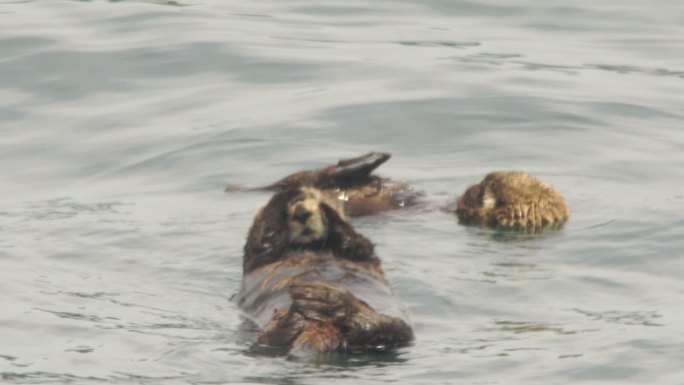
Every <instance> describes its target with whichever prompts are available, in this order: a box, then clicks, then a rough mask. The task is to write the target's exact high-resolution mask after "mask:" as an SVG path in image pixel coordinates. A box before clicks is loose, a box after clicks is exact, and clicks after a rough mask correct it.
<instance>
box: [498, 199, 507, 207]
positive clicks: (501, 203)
mask: <svg viewBox="0 0 684 385" xmlns="http://www.w3.org/2000/svg"><path fill="white" fill-rule="evenodd" d="M507 203H508V201H507V200H506V198H499V199H497V200H496V205H497V206H506V204H507Z"/></svg>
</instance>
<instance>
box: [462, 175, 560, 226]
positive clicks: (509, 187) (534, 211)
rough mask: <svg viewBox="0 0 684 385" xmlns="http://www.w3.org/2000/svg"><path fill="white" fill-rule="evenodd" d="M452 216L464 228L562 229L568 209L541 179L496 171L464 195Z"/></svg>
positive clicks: (557, 193) (555, 192)
mask: <svg viewBox="0 0 684 385" xmlns="http://www.w3.org/2000/svg"><path fill="white" fill-rule="evenodd" d="M456 215H457V216H458V218H459V221H460V222H461V223H464V224H474V225H481V226H490V227H502V228H521V229H535V228H538V229H545V228H557V227H560V226H562V224H563V223H565V221H567V219H568V217H569V216H570V208H569V207H568V205H567V203H566V202H565V199H564V198H563V196H562V195H561V194H560V193H559V192H558V191H556V190H555V189H554V188H553V187H552V186H551V185H550V184H548V183H546V182H544V181H542V180H541V179H539V178H536V177H534V176H532V175H530V174H526V173H523V172H518V171H496V172H492V173H490V174H488V175H487V176H486V177H485V178H484V179H483V180H482V182H481V183H479V184H476V185H473V186H470V187H469V188H468V189H467V190H466V191H465V193H464V194H463V195H462V196H461V197H460V198H459V200H458V207H457V209H456Z"/></svg>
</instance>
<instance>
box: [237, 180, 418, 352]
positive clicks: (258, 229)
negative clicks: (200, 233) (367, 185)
mask: <svg viewBox="0 0 684 385" xmlns="http://www.w3.org/2000/svg"><path fill="white" fill-rule="evenodd" d="M244 251H245V255H244V265H243V267H244V275H243V280H242V287H241V290H240V294H239V297H238V303H239V306H240V308H241V309H242V310H243V311H244V313H245V314H246V315H247V317H248V318H249V319H251V320H252V321H253V322H254V323H255V324H256V325H257V326H258V327H259V329H260V332H259V335H258V337H257V338H258V342H259V343H262V344H265V345H271V346H279V347H283V348H285V349H287V350H288V351H289V353H290V354H293V355H308V354H315V353H323V352H333V351H338V352H347V351H360V350H363V351H366V350H389V349H394V348H397V347H401V346H405V345H407V344H409V343H410V342H411V341H412V340H413V331H412V329H411V326H409V321H408V312H407V309H406V307H405V305H404V304H403V303H402V302H401V301H400V300H399V299H397V298H396V297H395V296H394V294H393V293H392V290H391V289H390V287H389V284H388V283H387V280H386V279H385V276H384V273H383V270H382V267H381V263H380V259H379V258H378V257H377V256H376V255H375V252H374V247H373V244H372V243H371V242H370V241H369V240H368V239H366V238H365V237H364V236H362V235H360V234H358V233H357V232H356V231H354V229H353V228H352V227H351V225H350V224H349V223H347V221H346V220H345V219H344V217H343V215H342V213H341V209H340V207H339V204H338V203H337V202H336V201H335V200H332V201H331V200H329V199H327V197H326V195H325V194H323V193H321V192H320V191H319V190H317V189H313V188H306V187H305V188H296V189H286V190H284V191H282V192H279V193H278V194H276V195H275V196H273V198H271V200H270V201H269V202H268V204H266V206H265V207H264V208H263V209H261V211H260V212H259V213H258V214H257V216H256V218H255V219H254V224H253V225H252V228H251V229H250V231H249V235H248V238H247V243H246V244H245V248H244Z"/></svg>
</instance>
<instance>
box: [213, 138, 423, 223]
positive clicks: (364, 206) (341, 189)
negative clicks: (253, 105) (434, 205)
mask: <svg viewBox="0 0 684 385" xmlns="http://www.w3.org/2000/svg"><path fill="white" fill-rule="evenodd" d="M390 156H391V155H390V154H384V153H376V152H371V153H368V154H366V155H362V156H359V157H357V158H351V159H342V160H340V161H339V162H338V163H337V164H336V165H332V166H328V167H324V168H321V169H315V170H306V171H300V172H297V173H294V174H291V175H288V176H286V177H285V178H283V179H281V180H279V181H278V182H275V183H273V184H269V185H266V186H261V187H253V188H243V187H237V186H229V187H227V188H226V191H283V190H285V189H287V188H294V187H299V186H313V187H316V188H318V189H320V190H321V191H323V193H324V194H325V195H327V196H329V197H332V198H336V199H338V200H340V201H341V202H342V203H343V207H344V211H345V212H346V213H347V214H348V215H351V216H357V215H367V214H375V213H379V212H383V211H388V210H392V209H394V208H398V207H403V206H407V205H411V204H413V203H415V201H416V198H417V197H418V196H420V194H419V193H418V192H416V191H414V190H413V189H412V188H411V186H410V185H409V184H407V183H402V182H394V181H392V180H390V179H387V178H382V177H379V176H377V175H372V174H371V173H372V172H373V170H375V169H376V168H377V167H378V166H380V165H381V164H383V163H385V162H386V161H387V160H388V159H389V158H390Z"/></svg>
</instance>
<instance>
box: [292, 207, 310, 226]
mask: <svg viewBox="0 0 684 385" xmlns="http://www.w3.org/2000/svg"><path fill="white" fill-rule="evenodd" d="M310 217H311V211H309V210H307V209H306V208H305V207H304V205H301V204H298V205H297V206H295V209H294V212H293V213H292V219H294V220H295V221H297V222H301V223H305V222H306V221H307V220H308V219H309V218H310Z"/></svg>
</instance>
